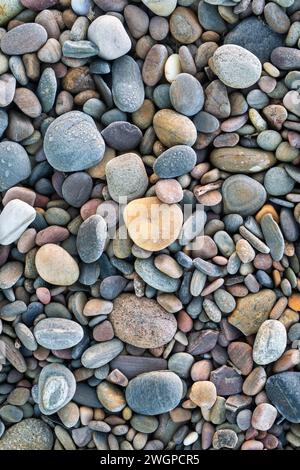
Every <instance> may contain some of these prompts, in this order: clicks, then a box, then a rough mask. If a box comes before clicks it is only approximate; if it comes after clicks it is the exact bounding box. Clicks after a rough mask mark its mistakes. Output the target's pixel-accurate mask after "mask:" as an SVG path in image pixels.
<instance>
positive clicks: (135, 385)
mask: <svg viewBox="0 0 300 470" xmlns="http://www.w3.org/2000/svg"><path fill="white" fill-rule="evenodd" d="M182 392H183V388H182V382H181V380H180V378H179V377H178V375H176V374H174V372H170V371H158V372H149V373H145V374H141V375H138V376H137V377H135V378H134V379H132V380H131V381H130V382H129V384H128V386H127V388H126V400H127V403H128V405H129V406H130V408H131V409H132V410H133V411H135V412H136V413H141V414H143V415H146V416H153V415H157V414H162V413H166V412H167V411H170V410H173V409H174V408H176V406H177V405H178V404H179V402H180V400H181V397H182Z"/></svg>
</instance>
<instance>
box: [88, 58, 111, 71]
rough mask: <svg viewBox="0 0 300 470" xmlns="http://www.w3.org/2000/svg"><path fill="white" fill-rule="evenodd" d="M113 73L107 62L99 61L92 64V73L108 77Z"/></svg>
mask: <svg viewBox="0 0 300 470" xmlns="http://www.w3.org/2000/svg"><path fill="white" fill-rule="evenodd" d="M110 71H111V66H110V63H109V62H106V60H102V59H97V60H94V61H93V62H92V63H91V64H90V73H92V74H93V73H95V74H99V75H107V74H108V73H110Z"/></svg>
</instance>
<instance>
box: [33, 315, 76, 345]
mask: <svg viewBox="0 0 300 470" xmlns="http://www.w3.org/2000/svg"><path fill="white" fill-rule="evenodd" d="M34 336H35V339H36V341H37V342H38V344H40V345H41V346H43V347H44V348H47V349H55V350H60V349H67V348H72V347H73V346H75V345H76V344H78V343H79V342H80V341H81V340H82V338H83V329H82V327H81V326H80V325H79V324H78V323H76V322H75V321H73V320H67V319H64V318H45V319H44V320H41V321H39V322H38V323H37V324H36V326H35V327H34Z"/></svg>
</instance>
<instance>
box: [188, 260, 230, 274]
mask: <svg viewBox="0 0 300 470" xmlns="http://www.w3.org/2000/svg"><path fill="white" fill-rule="evenodd" d="M194 266H195V268H196V269H199V271H201V272H202V273H203V274H206V275H207V276H210V277H221V276H223V275H224V274H225V271H224V268H222V267H221V266H218V265H216V264H213V263H210V262H209V261H205V260H204V259H201V258H195V259H194Z"/></svg>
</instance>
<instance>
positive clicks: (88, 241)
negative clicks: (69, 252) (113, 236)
mask: <svg viewBox="0 0 300 470" xmlns="http://www.w3.org/2000/svg"><path fill="white" fill-rule="evenodd" d="M106 237H107V227H106V222H105V220H104V219H103V217H101V215H98V214H95V215H91V216H90V217H88V218H87V219H86V220H85V221H84V222H83V223H82V224H81V225H80V227H79V230H78V234H77V240H76V246H77V250H78V254H79V256H80V258H81V260H82V261H83V262H84V263H94V262H95V261H97V260H98V259H99V258H100V256H101V255H102V253H103V250H104V246H105V242H106Z"/></svg>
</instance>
